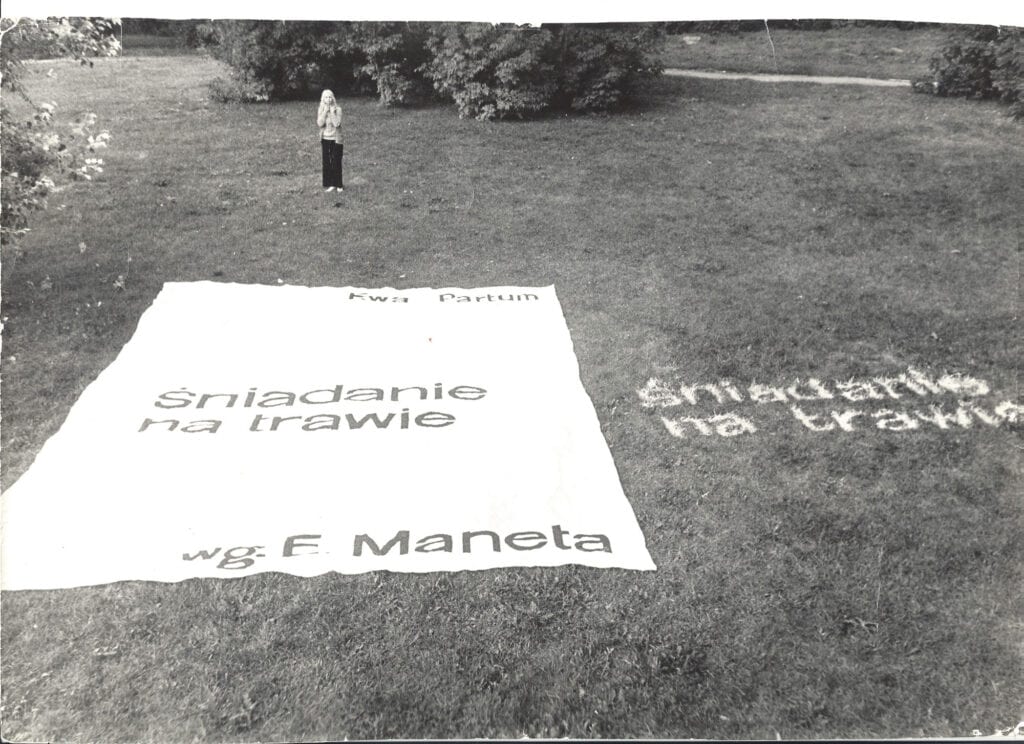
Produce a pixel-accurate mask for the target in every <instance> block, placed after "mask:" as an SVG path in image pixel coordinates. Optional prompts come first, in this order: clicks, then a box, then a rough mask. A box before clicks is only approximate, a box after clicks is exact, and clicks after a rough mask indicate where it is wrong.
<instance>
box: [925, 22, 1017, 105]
mask: <svg viewBox="0 0 1024 744" xmlns="http://www.w3.org/2000/svg"><path fill="white" fill-rule="evenodd" d="M930 69H931V73H932V77H931V79H929V80H925V81H917V82H916V83H915V86H914V87H915V89H916V90H920V91H926V92H932V93H935V94H937V95H940V96H959V97H964V98H980V99H986V98H987V99H997V100H1000V101H1002V102H1003V103H1006V104H1009V106H1010V114H1011V115H1012V116H1013V117H1014V118H1016V119H1022V118H1024V29H1021V28H1012V27H1002V28H1000V27H996V26H972V27H968V28H965V29H960V30H958V31H955V32H954V33H952V34H951V35H950V36H949V38H948V39H947V40H946V43H945V44H944V45H943V47H942V49H941V50H939V53H938V54H937V55H936V56H935V57H934V58H933V59H932V61H931V64H930Z"/></svg>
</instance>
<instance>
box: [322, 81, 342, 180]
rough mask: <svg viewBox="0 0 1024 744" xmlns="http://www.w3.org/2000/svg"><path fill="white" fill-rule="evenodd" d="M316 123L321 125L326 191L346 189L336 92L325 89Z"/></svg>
mask: <svg viewBox="0 0 1024 744" xmlns="http://www.w3.org/2000/svg"><path fill="white" fill-rule="evenodd" d="M316 124H317V126H318V127H320V147H321V149H322V151H323V162H324V191H327V192H330V191H334V190H335V189H337V190H338V191H344V190H345V187H344V186H343V185H342V182H341V156H342V153H343V152H344V145H342V139H341V106H339V105H338V101H337V100H336V99H335V98H334V93H332V92H331V91H329V90H325V91H324V92H323V93H321V94H320V109H319V110H318V111H317V112H316Z"/></svg>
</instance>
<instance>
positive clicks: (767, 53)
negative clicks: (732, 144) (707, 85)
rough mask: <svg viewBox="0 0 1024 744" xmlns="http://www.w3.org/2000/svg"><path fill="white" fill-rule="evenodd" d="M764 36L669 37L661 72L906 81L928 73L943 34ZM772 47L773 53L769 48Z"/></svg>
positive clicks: (858, 30)
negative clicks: (665, 69) (664, 69)
mask: <svg viewBox="0 0 1024 744" xmlns="http://www.w3.org/2000/svg"><path fill="white" fill-rule="evenodd" d="M768 28H769V30H770V35H769V33H766V32H765V31H764V30H761V31H745V32H742V33H722V32H719V33H692V34H676V35H672V36H669V37H668V38H667V40H666V44H665V53H664V55H663V62H664V64H665V66H666V67H678V68H683V69H696V70H727V71H730V72H780V73H789V74H801V75H848V76H852V77H874V78H896V79H906V80H910V79H913V78H916V77H920V76H924V75H926V74H927V73H928V61H929V60H930V59H931V58H932V56H933V55H935V53H936V52H938V50H939V47H940V46H941V45H942V42H943V40H944V39H945V37H946V35H947V31H945V30H944V29H943V28H942V27H940V26H938V25H936V26H934V27H926V28H916V29H909V30H901V29H898V28H889V27H868V26H848V27H845V28H835V29H829V30H827V31H794V30H791V29H773V28H772V27H771V22H770V21H769V23H768ZM773 46H774V49H773Z"/></svg>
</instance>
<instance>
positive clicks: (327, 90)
mask: <svg viewBox="0 0 1024 744" xmlns="http://www.w3.org/2000/svg"><path fill="white" fill-rule="evenodd" d="M327 96H330V97H331V98H334V91H332V90H331V89H330V88H325V89H324V92H323V93H321V94H320V103H327ZM334 100H335V102H337V100H338V99H336V98H334Z"/></svg>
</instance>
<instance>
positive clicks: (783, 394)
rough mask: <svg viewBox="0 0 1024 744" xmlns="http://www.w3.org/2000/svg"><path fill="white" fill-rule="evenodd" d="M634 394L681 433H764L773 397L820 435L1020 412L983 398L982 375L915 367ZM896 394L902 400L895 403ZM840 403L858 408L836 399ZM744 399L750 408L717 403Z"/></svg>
mask: <svg viewBox="0 0 1024 744" xmlns="http://www.w3.org/2000/svg"><path fill="white" fill-rule="evenodd" d="M636 393H637V396H638V398H639V399H640V405H641V406H642V407H644V408H648V409H660V410H663V411H664V412H663V413H662V415H661V416H660V418H661V421H662V423H663V425H664V426H665V429H666V431H668V433H669V434H671V435H672V436H673V437H677V438H680V439H685V438H687V437H690V436H699V437H713V436H721V437H736V436H741V435H747V434H756V433H758V432H759V431H761V432H763V431H764V430H766V429H767V428H770V427H766V426H765V425H764V424H759V423H758V422H757V420H756V417H757V416H765V415H770V414H769V413H768V412H769V411H771V410H776V411H780V409H778V408H774V407H773V406H772V405H771V404H775V403H782V404H785V408H784V409H782V410H785V412H786V413H788V414H789V416H788V419H789V420H791V421H793V422H795V423H796V424H798V425H799V426H800V428H801V429H804V430H807V431H812V432H815V433H819V434H825V433H828V432H831V433H835V434H841V433H844V432H864V431H869V430H880V431H887V432H925V431H952V430H960V429H971V428H972V427H975V425H976V424H977V425H978V427H977V428H979V429H984V428H998V427H1001V426H1004V425H1007V424H1014V423H1017V421H1018V420H1019V416H1020V411H1021V406H1020V405H1019V404H1017V403H1015V402H1013V401H1009V400H1007V401H1002V402H995V403H988V402H985V401H983V400H982V399H983V398H985V397H986V396H989V395H990V394H991V393H992V387H991V386H990V385H989V383H988V382H987V381H986V380H982V379H979V378H977V377H973V376H971V375H967V374H960V373H955V374H954V373H943V374H940V375H929V374H928V373H926V372H923V371H921V370H919V369H916V368H914V367H910V368H908V369H907V370H905V371H903V372H900V373H897V374H893V375H888V376H872V377H861V378H857V377H851V378H849V379H846V380H832V381H828V380H822V379H819V378H816V377H809V378H807V379H801V378H797V379H793V380H790V381H782V382H774V383H771V384H765V383H760V382H751V383H750V384H749V385H738V384H737V383H736V382H735V381H733V380H729V379H721V380H716V381H714V382H689V381H682V380H679V381H673V382H669V381H667V380H665V379H661V378H657V377H652V378H650V379H648V380H647V382H646V383H644V385H643V386H642V387H640V388H639V389H638V390H637V391H636ZM943 399H946V400H943ZM894 401H899V402H900V405H899V406H893V402H894ZM846 402H849V403H858V404H860V407H849V406H843V405H841V404H842V403H846ZM921 403H924V404H925V405H920V404H921ZM915 404H916V405H915ZM743 406H749V407H751V409H752V410H751V411H750V412H747V411H743V410H730V411H725V412H723V411H722V410H721V409H722V408H727V407H728V408H734V409H736V408H742V407H743ZM668 409H682V410H681V411H680V410H674V411H673V410H668ZM708 409H710V410H708ZM759 411H761V412H763V413H758V412H759ZM780 412H781V411H780ZM774 418H775V419H778V418H779V414H778V413H777V414H775V415H774ZM782 418H783V419H785V418H787V417H786V416H782Z"/></svg>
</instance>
